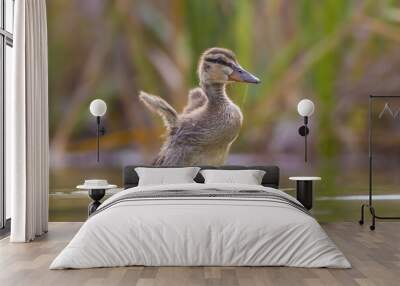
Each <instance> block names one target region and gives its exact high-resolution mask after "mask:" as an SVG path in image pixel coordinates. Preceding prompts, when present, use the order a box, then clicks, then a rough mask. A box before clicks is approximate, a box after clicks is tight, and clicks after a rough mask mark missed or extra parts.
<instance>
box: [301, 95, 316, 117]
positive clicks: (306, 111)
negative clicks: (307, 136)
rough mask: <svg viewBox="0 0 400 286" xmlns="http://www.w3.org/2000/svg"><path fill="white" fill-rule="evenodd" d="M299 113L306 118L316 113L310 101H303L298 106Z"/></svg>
mask: <svg viewBox="0 0 400 286" xmlns="http://www.w3.org/2000/svg"><path fill="white" fill-rule="evenodd" d="M297 112H298V113H299V114H300V115H301V116H303V117H305V116H311V115H312V114H313V113H314V103H313V102H312V101H311V100H309V99H303V100H301V101H300V102H299V104H298V105H297Z"/></svg>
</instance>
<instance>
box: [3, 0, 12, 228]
mask: <svg viewBox="0 0 400 286" xmlns="http://www.w3.org/2000/svg"><path fill="white" fill-rule="evenodd" d="M13 32H14V0H0V228H1V229H4V228H5V226H8V225H9V224H8V223H7V222H9V218H10V217H11V212H10V194H9V193H8V192H7V191H6V189H5V182H4V178H5V175H4V171H5V168H4V167H5V160H4V155H5V150H4V140H5V135H4V133H5V126H6V125H5V122H4V118H5V116H4V113H5V107H4V106H5V101H6V98H7V97H8V96H9V95H10V94H11V88H12V86H11V70H12V67H13V56H12V47H13Z"/></svg>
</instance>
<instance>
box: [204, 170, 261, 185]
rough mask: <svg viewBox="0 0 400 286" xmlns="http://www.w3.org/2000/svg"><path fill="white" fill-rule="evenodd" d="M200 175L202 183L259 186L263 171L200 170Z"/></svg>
mask: <svg viewBox="0 0 400 286" xmlns="http://www.w3.org/2000/svg"><path fill="white" fill-rule="evenodd" d="M200 174H201V175H202V176H203V177H204V183H206V184H212V183H220V184H245V185H261V182H262V179H263V177H264V175H265V171H262V170H212V169H206V170H202V171H201V172H200Z"/></svg>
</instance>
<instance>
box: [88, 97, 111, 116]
mask: <svg viewBox="0 0 400 286" xmlns="http://www.w3.org/2000/svg"><path fill="white" fill-rule="evenodd" d="M89 109H90V113H91V114H92V115H93V116H103V115H104V114H106V111H107V104H106V103H105V102H104V100H101V99H95V100H93V101H92V102H91V103H90V107H89Z"/></svg>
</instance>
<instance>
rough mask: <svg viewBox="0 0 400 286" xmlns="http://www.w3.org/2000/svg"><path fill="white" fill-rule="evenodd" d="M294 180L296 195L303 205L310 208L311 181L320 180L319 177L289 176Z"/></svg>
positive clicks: (311, 199) (311, 195)
mask: <svg viewBox="0 0 400 286" xmlns="http://www.w3.org/2000/svg"><path fill="white" fill-rule="evenodd" d="M289 180H291V181H296V197H297V200H298V201H299V202H300V203H302V204H303V206H304V207H305V208H306V209H308V210H310V209H312V206H313V181H320V180H321V178H320V177H290V178H289Z"/></svg>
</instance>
